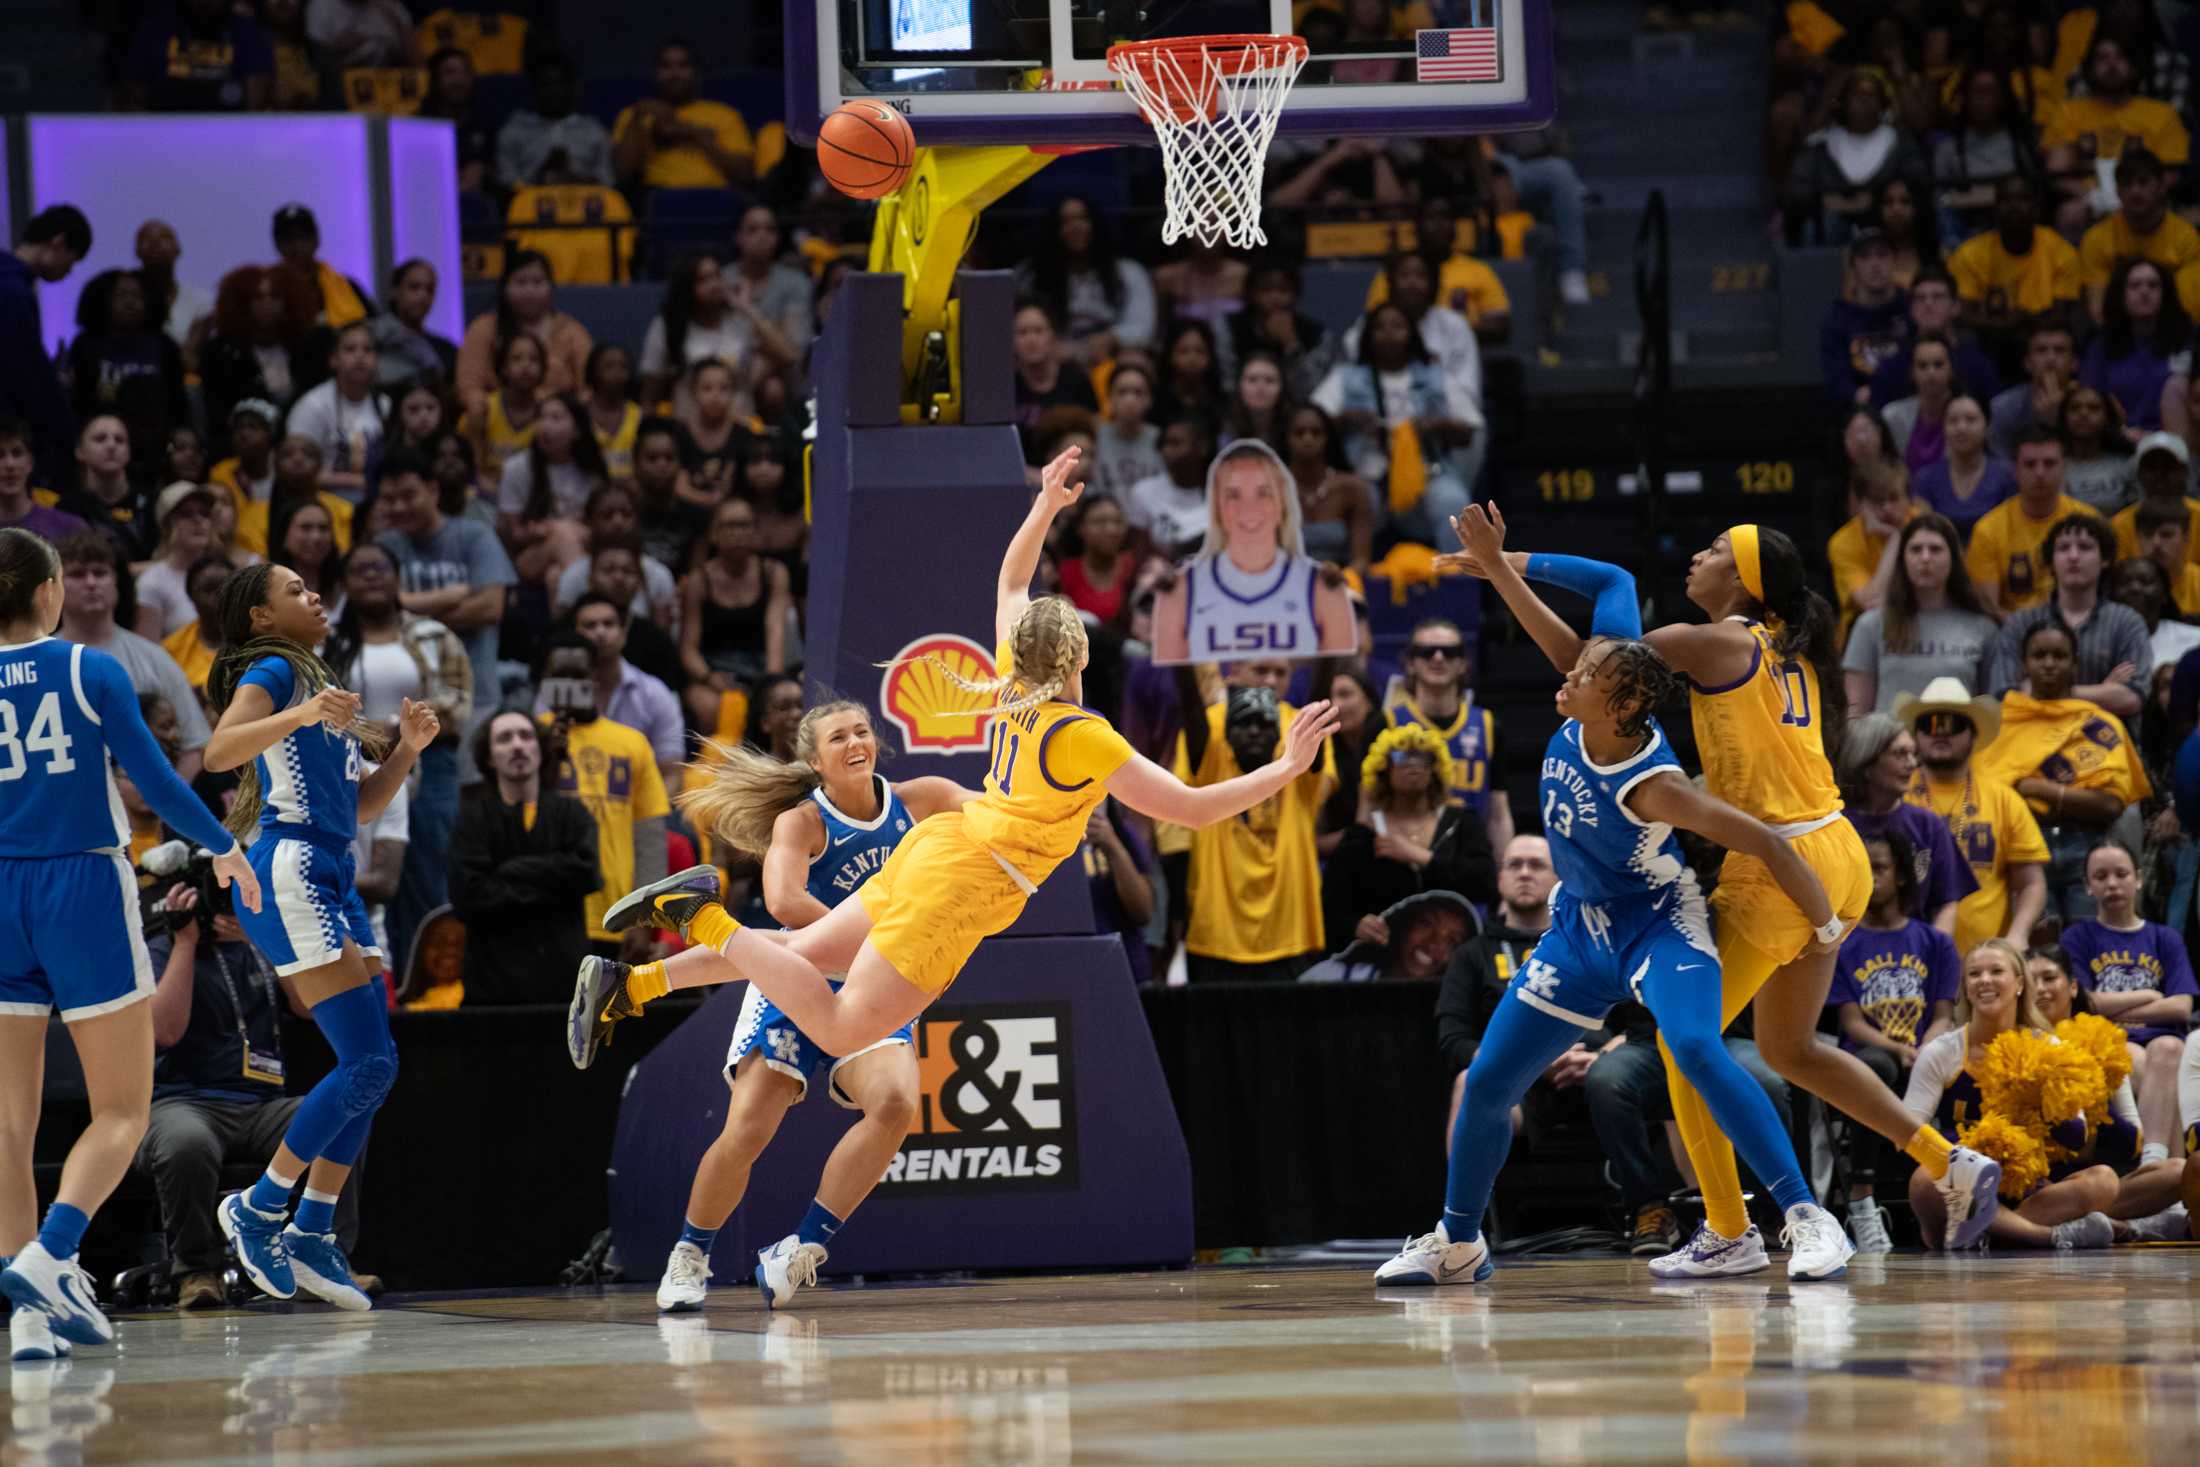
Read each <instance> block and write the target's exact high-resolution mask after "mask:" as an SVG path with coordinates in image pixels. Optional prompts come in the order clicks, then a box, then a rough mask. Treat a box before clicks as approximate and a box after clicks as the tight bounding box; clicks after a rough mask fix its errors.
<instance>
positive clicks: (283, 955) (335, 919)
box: [237, 831, 382, 974]
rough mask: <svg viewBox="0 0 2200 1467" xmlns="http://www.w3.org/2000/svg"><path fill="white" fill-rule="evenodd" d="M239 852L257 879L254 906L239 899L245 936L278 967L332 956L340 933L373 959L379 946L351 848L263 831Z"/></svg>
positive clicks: (338, 953) (293, 968)
mask: <svg viewBox="0 0 2200 1467" xmlns="http://www.w3.org/2000/svg"><path fill="white" fill-rule="evenodd" d="M245 859H247V860H248V861H250V862H251V863H252V874H253V875H255V876H257V877H259V878H260V910H259V911H257V912H248V911H246V910H245V909H244V904H243V903H241V902H240V903H238V904H237V921H238V922H239V923H240V924H242V926H243V927H244V935H245V936H246V938H248V939H249V940H250V941H251V943H252V945H253V946H254V947H256V948H258V949H259V950H260V955H261V956H262V957H265V958H266V959H267V961H268V963H269V964H270V965H272V966H273V967H274V969H275V971H276V972H277V973H279V974H289V973H303V972H305V971H306V970H307V969H309V968H319V967H322V966H324V965H326V964H329V963H333V962H335V961H336V960H337V959H338V958H340V957H342V956H343V954H344V940H345V939H346V938H349V939H350V940H351V941H352V942H353V943H355V944H356V945H357V946H358V948H359V951H360V953H361V954H362V955H364V956H366V957H368V958H374V959H379V958H380V957H381V956H382V948H381V945H380V944H379V943H378V942H377V941H376V940H375V936H374V925H373V924H372V923H371V922H369V921H368V920H367V904H366V903H365V902H364V901H362V900H360V897H359V883H358V879H357V872H356V871H355V870H354V867H353V861H352V854H351V847H350V846H348V845H346V846H342V847H337V846H336V845H335V844H334V842H333V841H329V842H323V841H319V840H301V839H298V838H297V837H295V836H287V835H284V836H278V835H272V834H270V833H267V832H265V831H263V832H262V833H261V835H260V837H259V839H258V840H256V841H254V842H253V843H252V849H251V850H250V851H249V852H247V853H246V856H245Z"/></svg>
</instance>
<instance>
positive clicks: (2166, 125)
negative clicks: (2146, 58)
mask: <svg viewBox="0 0 2200 1467" xmlns="http://www.w3.org/2000/svg"><path fill="white" fill-rule="evenodd" d="M2085 83H2086V95H2084V96H2082V97H2073V98H2071V99H2070V100H2069V101H2067V102H2064V103H2063V104H2062V106H2061V107H2060V108H2058V109H2057V110H2056V112H2055V117H2054V120H2053V121H2052V122H2050V123H2048V125H2047V127H2046V129H2045V130H2044V131H2043V132H2042V133H2041V135H2040V147H2041V149H2042V150H2043V151H2044V152H2045V153H2046V154H2047V158H2046V164H2047V172H2048V175H2049V176H2050V177H2053V178H2055V180H2056V187H2057V189H2059V190H2060V191H2061V193H2062V195H2063V197H2062V199H2061V202H2060V203H2059V204H2058V205H2057V206H2056V211H2055V221H2056V225H2057V227H2058V228H2060V229H2061V230H2062V232H2063V233H2064V234H2076V233H2078V232H2079V231H2080V230H2082V229H2084V228H2085V226H2086V221H2087V220H2089V219H2091V218H2093V217H2094V216H2096V215H2099V214H2105V213H2107V212H2108V211H2109V209H2111V208H2114V207H2115V204H2114V201H2113V199H2114V190H2113V189H2110V188H2106V187H2104V186H2103V185H2104V184H2105V183H2106V182H2107V180H2106V179H2104V178H2102V177H2101V176H2100V174H2099V172H2098V170H2099V169H2100V166H2101V165H2102V164H2104V163H2106V164H2114V163H2115V162H2116V161H2117V160H2118V159H2120V158H2121V157H2122V156H2123V153H2124V149H2125V148H2126V147H2129V146H2132V145H2134V144H2136V145H2137V146H2140V147H2143V148H2145V149H2146V150H2147V151H2148V152H2150V153H2152V154H2153V155H2154V156H2155V157H2157V158H2159V159H2161V160H2162V163H2163V165H2164V166H2165V167H2167V168H2169V169H2170V170H2172V172H2171V176H2170V182H2171V183H2173V184H2174V183H2175V182H2176V174H2175V170H2176V169H2178V168H2181V167H2183V166H2184V163H2185V160H2186V159H2187V158H2188V157H2189V156H2190V155H2191V148H2192V140H2191V138H2190V137H2188V136H2187V135H2186V132H2185V124H2184V123H2183V122H2181V121H2179V120H2178V117H2177V110H2176V109H2175V108H2174V107H2171V106H2170V105H2169V104H2168V103H2166V102H2157V101H2155V100H2154V99H2153V98H2152V97H2142V96H2140V95H2138V92H2137V84H2138V73H2137V70H2136V68H2134V67H2133V66H2132V64H2131V58H2130V57H2129V56H2127V55H2126V54H2125V53H2124V48H2123V44H2122V43H2121V42H2120V41H2118V40H2117V39H2116V38H2115V37H2114V36H2109V35H2095V36H2094V37H2093V44H2092V45H2091V46H2089V47H2087V48H2086V53H2085Z"/></svg>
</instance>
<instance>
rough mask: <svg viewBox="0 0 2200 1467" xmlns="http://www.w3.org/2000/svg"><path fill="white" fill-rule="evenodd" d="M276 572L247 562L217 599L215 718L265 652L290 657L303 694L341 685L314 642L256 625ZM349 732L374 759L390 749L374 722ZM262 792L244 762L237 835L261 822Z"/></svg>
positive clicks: (233, 810)
mask: <svg viewBox="0 0 2200 1467" xmlns="http://www.w3.org/2000/svg"><path fill="white" fill-rule="evenodd" d="M273 578H274V567H273V566H271V565H269V564H267V563H266V562H262V563H260V564H258V565H248V566H246V567H244V568H243V569H242V570H238V571H233V572H231V573H230V576H229V579H228V580H226V581H224V582H222V589H221V593H220V595H218V596H217V597H215V599H214V625H215V628H216V630H217V631H218V632H219V634H220V636H221V642H222V650H221V651H220V652H218V653H216V654H215V656H214V666H213V667H212V669H210V670H209V671H208V672H207V674H206V702H207V706H208V707H210V708H212V709H213V710H214V718H215V721H217V722H219V721H220V719H221V716H222V715H223V714H224V713H226V712H228V711H229V705H230V703H231V702H232V701H233V700H234V699H235V698H236V696H237V684H238V683H239V682H240V681H241V680H242V679H243V677H244V675H245V674H246V673H247V672H249V671H251V670H252V664H253V663H255V662H258V661H260V660H261V659H262V658H264V657H280V658H282V659H283V660H284V661H285V662H288V663H289V664H290V670H291V674H292V675H293V676H294V677H295V678H296V679H297V680H298V687H299V690H300V693H301V694H302V696H304V697H307V698H310V697H312V696H313V695H314V694H316V693H318V692H320V691H321V690H322V689H323V688H333V687H340V686H342V684H340V683H339V682H338V681H337V679H336V674H335V672H334V671H333V670H331V669H330V667H329V665H328V664H327V663H325V662H323V661H322V660H321V659H320V657H319V656H318V655H317V654H316V653H315V652H314V651H313V649H312V648H310V647H303V646H300V645H299V644H298V643H296V642H293V641H290V640H289V639H287V638H284V637H271V636H268V635H266V634H265V633H263V632H261V631H259V630H258V629H257V628H256V627H254V626H253V625H252V613H253V612H254V611H255V610H257V609H258V608H260V607H262V606H265V605H267V588H268V583H269V582H270V581H271V580H272V579H273ZM350 737H352V738H355V739H357V740H358V741H359V752H360V753H361V754H362V755H363V756H365V757H366V758H367V759H368V760H370V761H375V762H379V761H380V760H381V759H382V758H383V757H384V756H385V755H387V754H388V753H389V751H390V740H389V736H388V735H387V734H385V733H384V732H383V731H382V730H381V729H380V728H378V727H376V726H374V725H372V724H358V725H355V726H354V727H353V728H352V729H351V731H350ZM263 794H264V792H263V791H262V790H261V789H260V776H259V771H258V769H257V767H256V766H255V765H253V764H247V765H245V766H244V769H243V770H242V772H241V773H240V775H239V777H238V780H237V799H236V803H234V804H233V805H231V806H230V807H229V818H228V819H227V820H225V821H224V822H222V823H223V824H224V825H226V826H227V827H228V828H229V833H230V834H232V835H234V836H236V837H237V838H238V839H239V840H248V839H250V838H251V835H252V833H253V830H254V828H255V827H256V826H258V824H259V823H260V805H261V802H262V798H263Z"/></svg>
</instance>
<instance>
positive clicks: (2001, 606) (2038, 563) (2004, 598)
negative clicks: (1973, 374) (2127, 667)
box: [1963, 429, 2093, 616]
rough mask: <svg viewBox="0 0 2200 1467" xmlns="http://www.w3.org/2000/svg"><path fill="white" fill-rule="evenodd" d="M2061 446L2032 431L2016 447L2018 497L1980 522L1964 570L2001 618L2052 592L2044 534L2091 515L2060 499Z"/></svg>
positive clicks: (2064, 497)
mask: <svg viewBox="0 0 2200 1467" xmlns="http://www.w3.org/2000/svg"><path fill="white" fill-rule="evenodd" d="M2062 476H2063V446H2062V440H2061V439H2060V438H2058V437H2056V436H2055V435H2054V434H2053V433H2050V432H2046V431H2043V430H2040V429H2034V430H2033V431H2032V432H2029V433H2027V434H2025V435H2024V437H2023V439H2022V440H2021V441H2020V442H2019V443H2018V444H2017V495H2016V498H2014V499H2010V500H2005V501H2003V502H2002V503H2001V504H1999V505H1996V506H1995V507H1994V508H1992V509H1990V510H1988V511H1987V512H1986V513H1985V514H1983V515H1981V516H1979V521H1978V523H1977V524H1976V525H1975V526H1973V527H1972V529H1971V546H1970V549H1969V550H1968V551H1966V552H1965V553H1964V557H1963V564H1964V568H1965V569H1966V570H1968V571H1970V573H1971V581H1972V584H1974V585H1975V586H1977V587H1978V593H1979V596H1980V598H1981V599H1983V600H1984V601H1985V602H1986V604H1987V606H1988V607H1990V608H1991V609H1993V610H1994V611H1996V612H1998V613H1999V614H2001V615H2003V616H2007V615H2008V614H2009V613H2011V612H2013V611H2022V610H2024V609H2025V608H2026V607H2029V606H2037V605H2039V604H2040V603H2041V602H2042V601H2045V600H2046V599H2047V598H2048V596H2049V594H2050V593H2052V592H2053V591H2054V589H2055V578H2054V576H2053V575H2051V574H2050V573H2049V571H2050V567H2049V564H2048V562H2049V556H2050V551H2049V550H2048V547H2047V533H2048V531H2050V530H2052V529H2053V528H2054V527H2055V525H2056V522H2057V521H2059V520H2061V519H2062V517H2063V516H2065V515H2072V514H2092V513H2093V511H2092V510H2091V509H2089V508H2087V507H2086V506H2085V505H2084V504H2082V503H2080V502H2079V501H2077V500H2075V499H2072V498H2071V497H2070V496H2069V495H2067V494H2065V493H2063V487H2062Z"/></svg>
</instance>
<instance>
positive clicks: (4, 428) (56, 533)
mask: <svg viewBox="0 0 2200 1467" xmlns="http://www.w3.org/2000/svg"><path fill="white" fill-rule="evenodd" d="M31 470H32V458H31V427H30V424H28V423H26V422H24V421H23V420H22V419H21V418H4V417H0V530H28V531H30V532H31V533H32V534H34V535H43V536H45V537H46V539H47V540H48V541H50V542H52V543H53V544H55V545H59V544H60V543H61V542H62V541H63V540H66V539H67V538H68V537H69V536H71V535H74V534H77V533H79V532H81V531H84V530H88V529H90V528H91V526H89V525H87V524H85V523H84V521H82V520H80V519H78V518H77V517H76V516H75V515H73V514H63V513H62V512H61V511H60V510H58V509H48V508H47V507H46V506H45V505H43V504H40V503H39V502H38V501H37V500H35V499H33V498H31Z"/></svg>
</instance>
